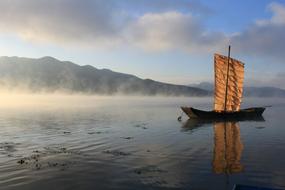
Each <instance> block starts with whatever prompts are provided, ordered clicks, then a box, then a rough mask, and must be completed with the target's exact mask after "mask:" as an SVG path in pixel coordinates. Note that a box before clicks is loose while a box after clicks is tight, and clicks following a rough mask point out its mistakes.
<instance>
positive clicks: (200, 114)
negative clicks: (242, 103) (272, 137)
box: [181, 107, 265, 119]
mask: <svg viewBox="0 0 285 190" xmlns="http://www.w3.org/2000/svg"><path fill="white" fill-rule="evenodd" d="M181 109H182V110H183V112H184V113H185V114H186V115H188V117H189V118H200V119H247V118H255V117H261V116H262V113H263V112H264V110H265V108H264V107H252V108H247V109H241V110H240V111H235V112H216V111H203V110H198V109H195V108H192V107H181Z"/></svg>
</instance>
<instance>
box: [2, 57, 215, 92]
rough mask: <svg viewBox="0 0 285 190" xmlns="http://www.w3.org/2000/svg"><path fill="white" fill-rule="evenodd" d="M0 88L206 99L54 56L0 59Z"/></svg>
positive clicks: (181, 89) (189, 89)
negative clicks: (61, 59)
mask: <svg viewBox="0 0 285 190" xmlns="http://www.w3.org/2000/svg"><path fill="white" fill-rule="evenodd" d="M0 88H7V89H12V90H13V89H25V90H29V91H32V92H42V91H44V92H56V91H64V92H80V93H81V92H83V93H90V94H93V93H96V94H108V95H112V94H136V95H167V96H207V95H209V94H210V93H209V92H208V91H207V90H202V89H199V88H196V87H189V86H183V85H174V84H167V83H162V82H157V81H154V80H151V79H140V78H138V77H136V76H134V75H129V74H123V73H118V72H113V71H111V70H108V69H97V68H95V67H92V66H90V65H85V66H80V65H76V64H74V63H72V62H69V61H59V60H57V59H55V58H53V57H42V58H39V59H31V58H20V57H0Z"/></svg>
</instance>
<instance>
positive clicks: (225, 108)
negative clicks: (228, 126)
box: [224, 46, 231, 112]
mask: <svg viewBox="0 0 285 190" xmlns="http://www.w3.org/2000/svg"><path fill="white" fill-rule="evenodd" d="M230 56H231V46H229V51H228V66H227V81H226V95H225V106H224V111H225V112H226V111H227V97H228V83H229V70H230V69H229V67H230Z"/></svg>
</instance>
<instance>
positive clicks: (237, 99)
mask: <svg viewBox="0 0 285 190" xmlns="http://www.w3.org/2000/svg"><path fill="white" fill-rule="evenodd" d="M214 64H215V100H214V110H215V111H217V112H221V111H225V110H226V111H229V112H232V111H239V110H240V104H241V99H242V92H243V80H244V64H243V63H242V62H240V61H238V60H236V59H232V58H230V59H229V70H228V57H226V56H223V55H219V54H215V55H214ZM227 71H229V72H228V73H227ZM227 78H228V82H227ZM227 84H228V85H227ZM226 86H227V90H226ZM226 91H227V93H226ZM226 94H227V97H226ZM225 100H226V102H225Z"/></svg>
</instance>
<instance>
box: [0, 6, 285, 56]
mask: <svg viewBox="0 0 285 190" xmlns="http://www.w3.org/2000/svg"><path fill="white" fill-rule="evenodd" d="M268 10H269V11H271V12H272V17H271V18H270V19H265V20H257V21H256V22H255V23H253V24H251V25H250V26H249V27H248V28H247V29H245V30H243V31H237V32H236V33H235V34H229V35H228V34H225V33H224V32H223V31H222V30H217V31H212V30H208V29H207V28H206V27H205V26H204V22H205V19H207V18H208V17H207V16H205V15H209V14H213V11H212V10H211V9H209V8H208V7H206V6H204V5H203V4H201V3H200V2H199V1H195V0H193V1H188V0H180V1H177V0H152V1H149V0H136V1H133V0H120V1H118V0H108V1H106V0H82V1H79V0H52V1H46V0H25V1H23V0H13V1H12V0H1V1H0V12H1V17H0V33H9V34H14V35H17V36H19V37H21V38H22V39H25V40H28V41H32V42H41V43H51V44H59V45H63V46H70V45H73V46H76V47H78V46H79V47H85V46H87V47H93V48H104V47H119V48H120V47H122V46H128V47H137V48H142V49H144V50H148V51H164V50H172V49H175V50H183V51H187V52H195V53H197V52H203V53H205V52H211V53H212V51H220V50H224V49H225V47H226V46H227V45H228V43H229V41H230V42H231V44H232V45H233V46H234V48H235V51H236V52H239V53H241V54H243V55H253V56H262V57H268V58H270V59H272V60H277V61H281V60H282V61H283V60H284V58H285V54H284V53H283V49H285V38H284V37H283V35H284V31H285V6H284V5H282V4H279V3H271V4H270V5H269V6H268Z"/></svg>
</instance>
